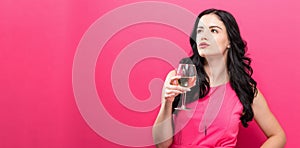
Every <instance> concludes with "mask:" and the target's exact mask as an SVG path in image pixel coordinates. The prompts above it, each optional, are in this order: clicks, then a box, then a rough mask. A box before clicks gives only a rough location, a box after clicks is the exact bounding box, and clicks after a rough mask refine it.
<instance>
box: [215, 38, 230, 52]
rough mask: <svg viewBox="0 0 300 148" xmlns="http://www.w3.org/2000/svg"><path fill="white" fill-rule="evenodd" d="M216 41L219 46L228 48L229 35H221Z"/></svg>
mask: <svg viewBox="0 0 300 148" xmlns="http://www.w3.org/2000/svg"><path fill="white" fill-rule="evenodd" d="M216 41H217V44H218V46H219V48H221V49H225V48H227V46H228V44H229V41H228V39H227V37H224V36H219V37H218V38H216Z"/></svg>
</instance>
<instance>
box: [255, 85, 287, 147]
mask: <svg viewBox="0 0 300 148" xmlns="http://www.w3.org/2000/svg"><path fill="white" fill-rule="evenodd" d="M252 109H253V112H254V119H255V121H256V122H257V124H258V125H259V127H260V128H261V129H262V131H263V132H264V134H265V135H266V136H267V138H268V139H267V140H266V141H265V142H264V144H263V145H262V146H261V147H262V148H283V147H284V145H285V143H286V137H285V133H284V131H283V129H282V128H281V126H280V124H279V122H278V121H277V119H276V118H275V116H274V115H273V114H272V112H271V111H270V109H269V107H268V104H267V102H266V100H265V98H264V96H263V95H262V94H261V92H260V91H258V94H257V96H256V97H255V98H254V100H253V104H252Z"/></svg>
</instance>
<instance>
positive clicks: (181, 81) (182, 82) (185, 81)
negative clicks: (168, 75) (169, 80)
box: [178, 77, 196, 88]
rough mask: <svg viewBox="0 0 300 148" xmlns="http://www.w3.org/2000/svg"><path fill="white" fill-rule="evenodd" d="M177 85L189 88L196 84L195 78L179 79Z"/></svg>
mask: <svg viewBox="0 0 300 148" xmlns="http://www.w3.org/2000/svg"><path fill="white" fill-rule="evenodd" d="M178 83H179V85H180V86H182V87H188V88H191V87H193V86H194V85H195V84H196V77H181V78H180V79H178Z"/></svg>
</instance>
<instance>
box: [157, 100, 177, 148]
mask: <svg viewBox="0 0 300 148" xmlns="http://www.w3.org/2000/svg"><path fill="white" fill-rule="evenodd" d="M172 122H173V121H172V102H169V101H166V102H163V103H162V106H161V109H160V112H159V114H158V117H157V119H156V121H155V123H154V126H153V129H152V132H153V139H154V143H155V144H156V146H157V147H162V148H163V147H168V146H170V145H171V144H172V142H173V127H172Z"/></svg>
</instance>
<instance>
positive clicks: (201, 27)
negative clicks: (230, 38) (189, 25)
mask: <svg viewBox="0 0 300 148" xmlns="http://www.w3.org/2000/svg"><path fill="white" fill-rule="evenodd" d="M197 28H200V29H203V28H204V27H203V26H198V27H197ZM208 28H209V29H211V28H219V29H221V30H223V29H222V28H221V27H219V26H209V27H208Z"/></svg>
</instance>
